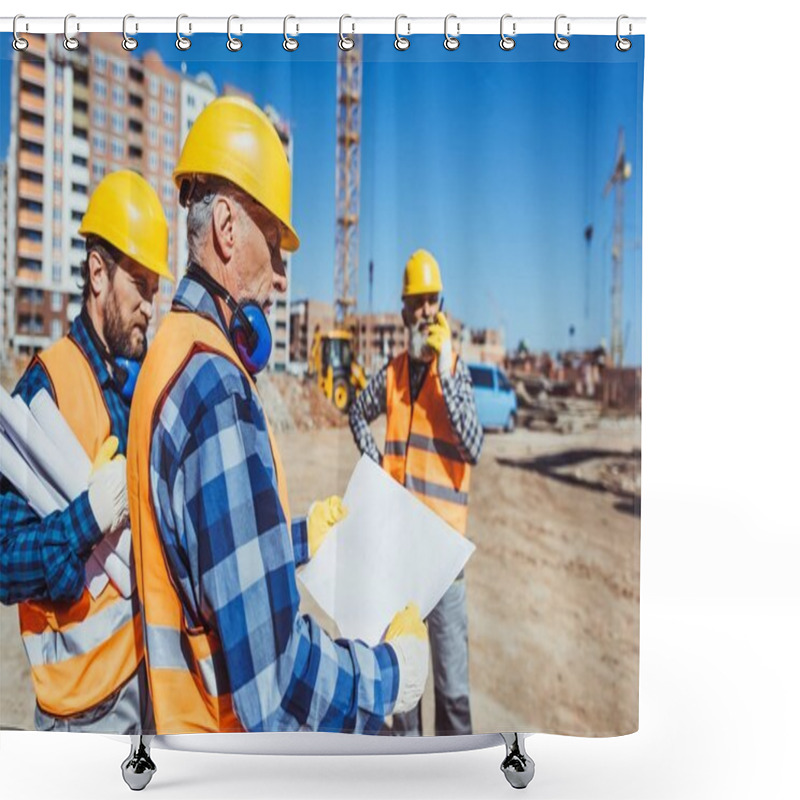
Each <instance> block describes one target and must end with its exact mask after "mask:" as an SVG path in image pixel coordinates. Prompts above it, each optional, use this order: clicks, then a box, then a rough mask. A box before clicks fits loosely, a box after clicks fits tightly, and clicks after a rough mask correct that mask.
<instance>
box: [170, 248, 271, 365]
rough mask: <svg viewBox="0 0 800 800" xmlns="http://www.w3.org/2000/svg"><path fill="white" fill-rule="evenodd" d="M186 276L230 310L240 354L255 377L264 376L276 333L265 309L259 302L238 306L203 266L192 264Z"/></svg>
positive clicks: (231, 332) (231, 327) (232, 334)
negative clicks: (273, 335) (273, 333)
mask: <svg viewBox="0 0 800 800" xmlns="http://www.w3.org/2000/svg"><path fill="white" fill-rule="evenodd" d="M186 274H187V276H189V277H190V278H193V279H194V280H196V281H197V282H198V283H199V284H200V285H201V286H202V287H203V288H204V289H206V290H207V291H209V292H210V293H211V294H213V295H216V296H217V297H219V298H220V299H221V300H223V302H224V303H225V304H226V305H227V306H228V308H229V309H230V310H231V314H232V316H231V321H230V325H229V326H228V334H229V336H230V339H231V342H232V343H233V347H234V349H235V350H236V354H237V355H238V356H239V358H240V360H241V362H242V364H243V365H244V368H245V369H246V370H247V371H248V372H249V373H250V374H251V375H255V374H256V373H257V372H261V370H262V369H264V367H266V366H267V362H268V361H269V357H270V356H271V355H272V331H271V330H270V327H269V322H268V321H267V315H266V314H265V313H264V311H263V309H262V308H261V306H260V305H259V304H258V303H256V302H255V300H242V301H241V302H239V303H237V302H236V301H235V300H234V299H233V298H232V297H231V295H230V293H229V292H228V291H227V289H225V287H224V286H222V285H220V284H219V283H217V281H215V280H214V278H212V277H211V276H210V275H209V274H208V273H207V272H206V271H205V270H204V269H203V268H202V267H201V266H200V265H199V264H196V263H194V262H192V263H191V264H190V265H189V268H188V270H187V271H186Z"/></svg>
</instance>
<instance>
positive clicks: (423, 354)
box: [408, 319, 434, 361]
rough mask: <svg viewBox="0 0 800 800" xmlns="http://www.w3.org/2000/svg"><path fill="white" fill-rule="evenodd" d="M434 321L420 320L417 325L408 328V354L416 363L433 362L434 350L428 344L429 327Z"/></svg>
mask: <svg viewBox="0 0 800 800" xmlns="http://www.w3.org/2000/svg"><path fill="white" fill-rule="evenodd" d="M432 323H433V320H425V319H423V320H420V322H418V323H417V324H416V325H409V326H408V334H409V336H408V354H409V356H411V358H413V359H414V361H431V360H432V359H433V355H434V353H433V350H431V348H430V347H428V345H427V344H426V342H427V341H428V330H427V326H428V325H430V324H432Z"/></svg>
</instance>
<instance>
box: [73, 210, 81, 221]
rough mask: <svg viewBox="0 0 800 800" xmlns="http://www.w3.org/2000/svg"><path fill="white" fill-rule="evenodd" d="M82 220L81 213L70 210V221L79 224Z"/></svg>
mask: <svg viewBox="0 0 800 800" xmlns="http://www.w3.org/2000/svg"><path fill="white" fill-rule="evenodd" d="M82 220H83V211H76V210H75V209H72V221H73V222H81V221H82Z"/></svg>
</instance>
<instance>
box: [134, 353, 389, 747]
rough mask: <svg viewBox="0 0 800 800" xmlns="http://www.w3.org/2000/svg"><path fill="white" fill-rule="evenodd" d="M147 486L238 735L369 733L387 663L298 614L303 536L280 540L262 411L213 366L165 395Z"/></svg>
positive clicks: (189, 368) (384, 691) (192, 371)
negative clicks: (216, 657)
mask: <svg viewBox="0 0 800 800" xmlns="http://www.w3.org/2000/svg"><path fill="white" fill-rule="evenodd" d="M150 477H151V485H152V487H153V501H154V507H155V512H156V519H157V523H158V527H159V530H160V532H161V537H162V541H163V543H164V546H165V552H166V555H167V559H168V561H169V565H170V569H171V572H172V575H173V579H174V580H176V581H177V583H179V585H180V587H181V590H182V591H181V595H182V597H183V602H184V606H185V611H186V614H187V616H188V618H189V620H190V621H192V622H193V623H196V622H198V621H202V622H203V623H204V624H206V625H208V626H210V627H211V628H212V629H213V630H215V631H216V633H217V634H218V636H219V638H220V642H221V644H222V649H223V651H224V661H225V666H226V670H227V676H226V677H227V681H228V683H229V685H230V688H231V692H232V694H233V704H234V709H235V712H236V715H237V717H238V718H239V720H240V722H241V723H242V725H243V726H244V728H245V729H246V730H248V731H293V730H300V729H303V730H319V731H337V732H338V731H343V732H357V733H376V732H377V731H378V730H380V729H381V727H382V726H383V722H384V717H385V715H387V714H390V713H391V710H392V708H393V706H394V703H395V700H396V696H397V690H398V683H399V673H398V665H397V658H396V655H395V654H394V651H393V649H392V647H391V646H390V645H387V644H382V645H378V646H377V647H374V648H369V647H367V646H366V645H365V644H364V643H362V642H353V641H346V640H339V641H333V640H332V639H331V638H330V637H329V636H328V635H327V633H325V631H323V630H322V629H321V628H320V626H319V625H318V623H317V622H315V621H314V620H313V619H312V618H311V617H310V616H308V615H301V614H300V612H299V605H300V598H299V594H298V589H297V584H296V579H295V567H296V563H295V562H296V560H297V559H296V556H297V555H300V556H303V555H304V552H303V547H304V542H303V538H304V537H303V535H302V534H303V531H301V530H299V529H297V528H296V527H294V526H293V528H294V530H293V533H294V534H295V536H296V537H299V538H295V540H294V541H293V540H292V536H291V535H290V526H289V524H288V523H287V520H286V519H285V517H284V513H283V510H282V507H281V505H280V501H279V498H278V490H277V480H276V476H275V464H274V462H273V459H272V452H271V448H270V444H269V438H268V434H267V429H266V424H265V418H264V414H263V411H262V409H261V406H260V403H259V402H258V400H257V399H256V398H255V397H254V395H253V392H252V389H251V386H250V384H249V382H248V381H247V380H246V379H245V377H244V376H243V375H242V374H241V372H240V371H239V369H238V368H237V367H236V366H234V365H233V364H232V363H231V362H229V361H228V360H227V359H225V358H224V357H221V356H219V355H217V354H210V353H200V354H196V355H194V356H193V357H192V358H191V360H190V361H189V363H188V364H187V365H186V367H185V368H184V370H183V371H182V372H181V374H180V376H179V377H178V379H177V380H176V381H175V383H174V385H173V386H172V388H171V389H170V390H169V393H168V395H167V397H166V400H165V402H164V404H163V406H162V410H161V412H160V416H159V419H158V421H157V424H156V427H155V431H154V436H153V446H152V450H151V460H150ZM306 547H307V546H306ZM145 568H146V565H145Z"/></svg>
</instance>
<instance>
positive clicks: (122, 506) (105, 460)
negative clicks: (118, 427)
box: [89, 436, 128, 533]
mask: <svg viewBox="0 0 800 800" xmlns="http://www.w3.org/2000/svg"><path fill="white" fill-rule="evenodd" d="M118 447H119V440H118V439H117V437H116V436H109V437H108V439H106V440H105V442H103V444H102V445H101V447H100V449H99V450H98V452H97V455H96V456H95V459H94V462H93V463H92V471H91V474H90V475H89V506H90V507H91V509H92V513H93V514H94V518H95V520H96V522H97V527H98V528H100V530H101V531H102V532H103V533H112V532H114V531H117V530H119V528H120V527H121V526H122V525H123V524H124V523H126V522H127V521H128V478H127V474H126V473H127V464H126V461H125V456H123V455H117V456H115V453H116V452H117V448H118Z"/></svg>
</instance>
